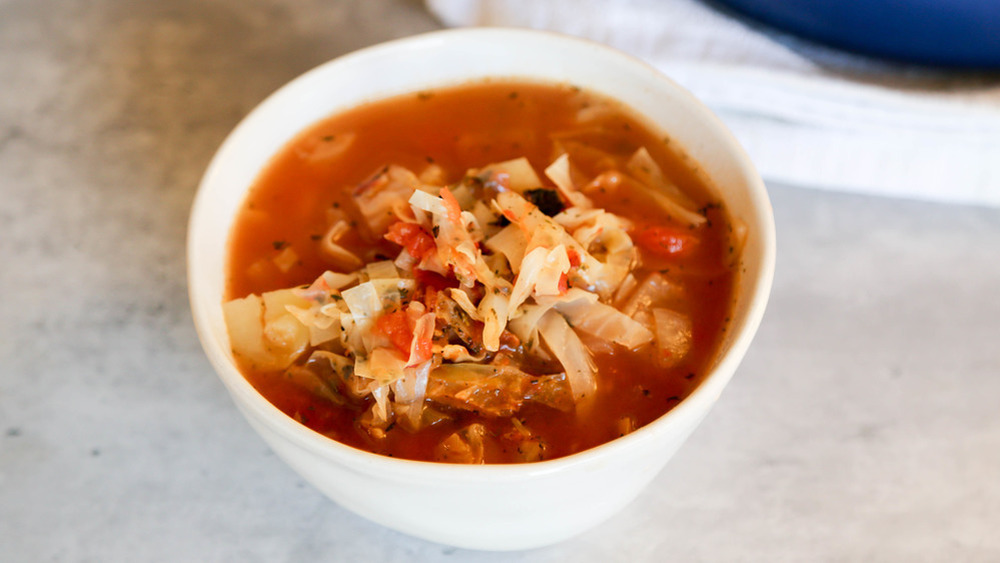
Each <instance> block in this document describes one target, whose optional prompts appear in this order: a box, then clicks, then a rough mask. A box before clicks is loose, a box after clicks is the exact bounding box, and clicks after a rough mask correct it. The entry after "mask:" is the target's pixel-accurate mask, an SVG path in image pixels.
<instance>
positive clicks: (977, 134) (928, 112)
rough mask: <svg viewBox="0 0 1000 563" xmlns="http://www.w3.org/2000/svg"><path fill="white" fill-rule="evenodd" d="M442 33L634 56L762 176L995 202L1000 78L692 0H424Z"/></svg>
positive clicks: (999, 193) (998, 193)
mask: <svg viewBox="0 0 1000 563" xmlns="http://www.w3.org/2000/svg"><path fill="white" fill-rule="evenodd" d="M426 2H427V5H428V7H429V8H430V10H431V11H432V12H433V13H434V14H435V15H436V16H437V17H438V18H439V19H440V20H441V21H442V22H443V23H445V24H446V25H450V26H469V25H494V26H513V27H531V28H537V29H548V30H552V31H558V32H562V33H567V34H571V35H577V36H581V37H586V38H590V39H594V40H597V41H601V42H603V43H606V44H608V45H611V46H612V47H615V48H618V49H620V50H622V51H625V52H627V53H631V54H633V55H635V56H638V57H640V58H642V59H644V60H646V61H648V62H649V63H651V64H653V65H654V66H656V67H657V68H659V69H661V70H662V71H663V72H664V73H666V74H667V75H668V76H670V77H671V78H673V79H674V80H676V81H677V82H679V83H681V84H682V85H684V86H685V87H686V88H688V89H689V90H691V91H692V92H693V93H694V94H695V95H696V96H698V97H699V98H700V99H701V100H702V101H704V102H705V103H706V104H707V105H708V106H709V107H711V108H712V109H713V110H714V111H715V112H716V113H717V114H718V115H719V116H720V117H721V118H722V119H723V121H725V122H726V124H727V125H728V126H729V127H730V128H731V129H732V130H733V132H734V134H735V135H736V137H737V138H738V139H739V140H740V141H741V142H742V144H743V145H744V147H746V149H747V151H748V152H749V153H750V156H751V158H752V159H753V160H754V162H755V163H756V164H757V166H758V168H759V169H760V171H761V174H762V175H763V176H764V178H765V180H768V181H778V182H781V183H786V184H791V185H800V186H808V187H817V188H826V189H836V190H847V191H855V192H863V193H872V194H881V195H892V196H900V197H913V198H921V199H931V200H938V201H949V202H965V203H975V204H986V205H994V206H1000V75H997V74H990V73H970V72H963V73H953V72H946V71H936V70H929V69H921V68H917V67H912V66H905V65H897V64H891V63H885V62H880V61H875V60H872V59H868V58H866V57H862V56H858V55H852V54H846V53H841V52H838V51H835V50H833V49H829V48H825V47H821V46H818V45H815V44H812V43H810V42H808V41H802V40H798V39H796V38H794V37H792V36H790V35H787V34H783V33H780V32H775V31H770V30H765V29H763V28H762V27H761V26H758V25H755V24H749V23H746V22H745V21H743V20H741V19H738V18H734V17H732V16H731V15H729V14H727V13H724V12H722V11H719V10H717V9H715V8H712V7H710V6H707V5H705V4H702V3H700V2H698V1H696V0H426Z"/></svg>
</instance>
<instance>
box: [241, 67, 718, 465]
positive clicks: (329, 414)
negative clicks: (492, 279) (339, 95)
mask: <svg viewBox="0 0 1000 563" xmlns="http://www.w3.org/2000/svg"><path fill="white" fill-rule="evenodd" d="M592 108H597V109H598V110H601V108H604V109H605V110H607V113H608V115H607V116H605V117H602V118H601V119H600V120H599V121H598V123H599V125H600V127H601V129H602V130H601V131H600V132H597V131H595V132H594V133H592V134H591V133H587V134H585V135H583V136H584V137H587V138H586V141H587V144H588V145H589V146H594V147H597V148H599V149H601V150H604V151H608V152H610V153H612V154H613V155H616V156H620V157H621V158H620V162H617V163H615V164H616V166H617V167H618V168H619V169H620V166H621V161H624V160H625V159H627V158H628V156H629V155H630V154H632V153H633V152H634V151H635V150H636V149H638V148H640V147H645V148H646V149H647V150H648V151H649V152H650V154H651V155H652V156H653V158H654V160H655V161H656V162H657V164H658V165H659V166H660V167H661V168H662V169H663V172H664V175H665V176H666V177H667V178H669V179H670V181H671V182H672V183H674V184H675V185H677V186H678V187H679V188H680V189H681V190H682V191H683V192H684V193H685V194H686V195H687V196H688V197H690V198H692V199H693V200H694V201H696V202H697V204H698V205H699V206H700V207H702V210H703V212H704V215H705V216H706V217H707V218H708V219H709V221H708V223H707V225H706V226H702V227H699V228H697V229H696V230H694V229H692V233H694V234H695V235H696V236H697V238H698V241H697V244H695V245H692V246H691V247H690V248H688V249H686V250H685V252H684V256H683V258H682V259H674V258H671V257H669V256H664V255H661V254H658V253H653V252H646V251H643V250H641V245H637V246H639V247H640V256H641V262H642V266H641V268H640V269H638V270H636V273H637V274H638V273H640V272H653V271H663V272H666V274H665V275H667V276H669V277H671V279H677V280H680V281H681V282H682V284H683V286H684V289H685V292H686V295H687V300H686V301H685V302H684V303H683V305H682V307H683V310H682V311H681V312H683V313H685V314H688V315H690V317H691V319H692V323H693V327H692V335H693V341H694V345H693V347H692V349H691V351H690V352H689V353H688V355H687V356H686V357H685V358H684V359H683V361H681V362H680V363H679V364H678V365H676V366H674V367H672V368H669V369H663V368H661V367H659V366H658V365H657V362H656V358H655V357H653V356H652V353H653V352H654V351H655V349H650V348H647V349H646V352H644V353H634V352H631V351H628V350H625V349H624V348H623V347H620V346H617V345H614V346H611V351H610V353H598V354H595V355H594V360H595V362H596V364H597V366H598V374H599V376H598V390H597V394H596V396H595V397H593V398H592V399H590V400H587V401H585V403H583V404H581V405H578V408H577V411H576V412H573V411H571V412H568V413H564V412H561V411H558V410H556V409H553V408H550V407H547V406H543V405H537V404H533V403H530V402H526V403H525V404H524V406H523V407H522V408H521V409H520V411H519V412H517V413H516V415H515V417H516V418H517V419H518V420H519V421H521V422H522V423H523V424H524V425H525V426H527V427H528V428H530V429H531V430H532V432H534V433H535V434H537V435H539V436H540V437H541V439H542V440H543V441H544V443H545V445H546V449H545V459H551V458H555V457H560V456H565V455H569V454H572V453H576V452H578V451H581V450H585V449H588V448H591V447H594V446H597V445H599V444H602V443H604V442H607V441H609V440H611V439H614V438H616V437H618V436H620V435H621V434H623V433H624V432H623V428H622V424H621V422H620V421H621V419H622V417H630V418H631V421H632V423H631V427H630V428H629V429H633V428H639V427H641V426H644V425H645V424H648V423H649V422H651V421H653V420H655V419H656V418H659V417H660V416H662V415H663V414H664V413H665V412H667V411H668V410H669V409H670V408H672V407H673V406H675V405H676V404H677V403H678V402H679V401H680V400H682V399H683V398H684V397H685V396H687V395H688V394H689V393H690V392H691V391H692V390H693V389H694V388H695V387H696V386H697V385H698V383H699V382H700V380H701V379H702V377H703V375H704V374H705V371H706V370H707V369H708V367H709V365H710V363H711V361H712V359H713V358H714V356H715V354H716V353H717V350H718V347H719V344H720V342H721V340H722V336H723V334H724V332H725V330H726V326H727V323H728V320H729V315H730V312H731V305H732V301H733V281H734V268H735V262H736V258H737V256H736V254H735V253H734V250H733V247H732V243H731V230H732V229H731V227H730V223H729V221H728V218H727V215H726V213H725V210H724V209H723V208H721V207H720V202H719V201H718V200H717V199H715V197H714V196H713V194H712V192H711V189H710V187H709V186H708V185H707V181H706V176H705V175H704V174H703V173H702V172H701V171H700V170H699V169H698V168H697V167H696V166H694V165H693V163H692V162H690V161H689V160H688V159H687V158H686V157H685V156H684V155H683V154H682V153H681V152H680V151H679V149H678V148H677V147H675V146H674V143H673V142H672V141H671V139H670V138H665V137H663V136H662V135H661V134H659V133H657V132H654V131H652V130H650V129H648V128H647V127H646V126H645V125H643V123H642V121H641V120H640V119H637V118H635V117H634V116H633V115H631V114H630V113H629V112H628V110H627V109H625V108H621V107H620V106H618V105H617V104H616V103H615V102H611V101H608V100H606V99H604V98H601V97H599V96H595V95H592V94H587V93H584V92H581V91H579V90H578V89H576V88H574V87H572V86H567V85H557V86H553V85H543V84H533V83H532V84H528V83H514V82H505V81H487V82H484V83H476V84H470V85H465V86H461V87H456V88H447V89H440V90H434V91H428V92H421V93H417V94H409V95H404V96H400V97H397V98H393V99H389V100H384V101H379V102H374V103H371V104H368V105H365V106H362V107H359V108H356V109H353V110H350V111H346V112H343V113H340V114H337V115H335V116H332V117H330V118H328V119H326V120H323V121H321V122H319V123H316V124H314V125H313V126H311V127H309V128H308V129H306V130H305V131H303V132H302V133H301V134H299V135H298V136H297V137H296V138H295V139H294V140H292V141H291V142H290V143H289V144H288V145H287V146H286V147H284V148H283V149H282V150H281V151H280V152H279V153H278V154H277V155H275V156H274V157H273V159H272V160H271V162H269V163H268V165H267V166H266V167H265V168H264V170H263V171H262V173H261V174H260V176H259V178H258V180H257V182H256V183H255V185H254V186H253V187H252V189H251V190H250V192H249V194H248V197H247V199H246V201H245V202H244V204H243V208H242V209H241V211H240V213H239V215H238V217H237V219H236V222H235V224H234V227H233V230H232V233H231V239H230V247H229V261H228V263H227V265H226V268H227V284H228V285H227V292H226V299H227V300H228V299H234V298H239V297H243V296H245V295H248V294H251V293H261V292H265V291H270V290H274V289H280V288H286V287H292V286H298V285H304V284H309V283H311V282H312V281H313V280H314V279H315V278H316V277H317V276H318V275H319V274H321V273H322V272H323V271H324V270H327V269H331V268H330V265H329V263H328V262H327V261H326V260H325V259H324V258H323V256H322V255H321V253H320V252H319V248H318V247H319V244H318V240H317V239H318V238H319V237H320V236H322V234H323V233H324V232H325V231H326V229H327V228H328V217H327V212H328V210H329V209H338V210H341V211H345V212H347V213H348V214H349V215H350V216H351V217H352V219H353V220H354V221H357V222H359V223H361V222H362V218H361V217H360V215H359V214H358V213H357V212H356V211H353V210H352V204H351V201H350V199H351V193H352V191H353V189H354V188H355V186H357V185H358V184H359V183H361V182H363V181H365V180H366V179H367V178H369V177H370V176H371V175H372V173H373V172H374V171H376V170H378V169H380V168H382V167H384V166H385V165H387V164H390V163H392V164H398V165H401V166H404V167H406V168H409V169H411V170H413V171H414V172H416V173H418V174H419V172H420V171H421V170H422V169H423V168H424V167H425V166H427V165H428V163H431V162H433V163H435V164H437V165H439V166H441V167H442V168H443V169H444V171H445V173H446V176H447V178H446V179H447V181H448V182H449V183H451V182H455V181H458V180H460V179H461V178H462V177H463V176H464V175H465V173H466V170H468V169H470V168H478V167H481V166H484V165H486V164H489V163H491V162H499V161H503V160H508V159H512V158H517V157H522V156H524V157H527V158H528V160H529V161H530V162H531V164H532V165H533V167H534V168H535V169H536V171H538V172H539V176H540V177H541V178H542V179H543V182H545V183H547V180H546V179H545V178H544V176H542V174H541V171H542V170H543V169H544V168H545V167H546V166H548V164H549V163H551V162H552V160H553V159H554V158H555V157H556V156H558V154H559V152H560V151H559V150H558V147H556V144H555V143H554V142H553V140H552V139H551V138H550V135H551V134H552V133H553V132H561V131H570V130H573V129H579V128H580V125H578V124H577V123H576V117H577V114H578V112H580V111H581V110H582V111H588V110H590V109H592ZM608 108H610V109H608ZM343 135H354V139H353V143H351V144H350V146H349V148H347V149H346V150H344V151H343V152H342V153H341V154H339V155H338V156H337V157H336V158H333V159H329V160H324V159H312V160H311V159H310V155H311V154H315V153H316V151H317V150H321V147H323V146H324V143H332V142H336V141H337V139H338V138H342V136H343ZM587 157H588V154H587V153H586V151H582V152H580V153H579V154H577V158H574V155H573V153H572V152H571V159H573V164H574V166H575V167H576V168H577V169H578V170H579V171H580V172H581V173H583V174H584V175H587V176H591V177H592V176H594V175H596V174H597V173H599V172H601V171H603V170H604V169H606V168H607V166H608V163H607V162H603V161H602V160H601V158H599V157H595V158H593V159H588V158H587ZM590 195H591V197H592V199H593V201H594V204H595V206H596V207H603V208H605V209H607V210H608V211H611V212H613V213H616V214H619V215H622V216H624V217H627V218H629V219H630V220H632V221H633V222H634V224H635V226H636V228H635V230H634V231H633V232H632V233H631V234H632V236H633V239H635V236H636V233H638V232H639V231H642V230H643V229H646V228H649V227H655V226H658V225H673V226H674V228H679V229H686V228H688V227H686V226H677V223H676V222H675V221H673V220H672V218H671V217H669V216H668V215H667V214H666V212H664V211H663V210H661V209H659V208H657V207H656V206H653V205H648V204H647V203H646V202H644V201H642V200H641V198H637V197H634V196H633V195H629V194H625V195H624V196H621V195H620V194H614V193H598V192H594V193H593V194H590ZM360 242H361V241H360V239H359V241H358V243H359V244H360ZM367 242H368V245H369V247H370V249H369V252H368V256H366V257H365V259H366V261H367V260H374V259H376V257H377V256H379V255H382V256H395V254H396V253H397V252H398V250H399V246H398V245H396V244H393V243H391V242H388V241H386V240H381V239H380V240H378V241H374V242H373V241H367ZM287 247H291V248H293V249H294V250H295V251H296V254H297V256H298V261H297V262H296V263H295V264H294V265H293V266H292V267H291V268H290V269H289V270H288V271H287V272H282V271H280V270H279V268H278V267H277V266H275V265H274V264H273V262H272V258H273V257H275V256H276V255H277V254H278V253H279V252H280V251H281V250H283V249H284V248H287ZM433 275H436V274H433ZM637 277H639V276H637ZM640 279H641V277H640ZM241 370H242V372H243V373H244V375H245V376H246V378H247V380H248V381H249V382H250V383H251V384H252V385H253V386H254V387H255V388H256V389H257V390H258V391H259V392H260V393H261V394H262V395H264V396H265V397H266V398H267V399H268V400H269V401H271V402H272V403H273V404H274V405H275V406H277V407H278V408H279V409H281V410H282V411H283V412H285V413H286V414H288V415H289V416H292V417H293V418H296V419H297V420H299V421H300V422H302V423H303V424H304V425H306V426H308V427H310V428H312V429H313V430H315V431H317V432H320V433H322V434H325V435H327V436H329V437H331V438H333V439H336V440H338V441H340V442H342V443H345V444H347V445H350V446H353V447H357V448H360V449H364V450H369V451H374V452H377V453H382V454H385V455H390V456H394V457H401V458H407V459H417V460H434V448H435V446H436V445H437V444H438V443H439V442H440V441H441V440H442V439H444V438H445V437H446V436H448V435H449V434H451V433H453V432H455V431H456V430H457V429H460V428H462V427H464V426H465V425H467V424H469V423H471V422H473V421H475V422H479V423H482V424H484V425H485V426H486V428H487V429H488V432H489V435H490V436H492V437H493V438H494V439H493V440H491V441H489V442H488V446H487V455H486V460H487V462H491V463H505V462H516V461H519V458H518V457H517V453H516V452H514V451H512V448H513V447H514V446H513V445H510V444H506V443H505V441H504V439H503V436H504V435H505V433H508V432H510V431H511V430H512V428H513V427H512V423H511V422H510V420H509V419H506V418H497V419H490V418H486V417H481V416H477V415H476V414H473V413H470V412H464V411H455V412H452V411H448V413H449V414H450V415H452V416H453V417H454V419H453V420H452V421H446V422H442V423H439V424H436V425H434V426H430V427H427V428H423V429H421V430H420V431H418V432H416V433H411V432H409V431H407V430H405V429H403V428H400V427H394V426H390V428H389V429H388V431H387V432H386V435H385V438H384V439H382V440H380V441H376V440H373V439H372V438H371V437H370V436H369V435H368V434H366V433H365V432H364V431H363V430H361V429H360V428H359V426H358V419H359V417H360V416H361V414H362V413H363V412H364V410H365V409H366V408H367V407H368V404H369V402H370V400H369V401H365V403H364V404H362V405H356V406H338V405H334V404H333V403H332V402H330V401H329V400H328V399H326V398H324V397H321V396H319V395H316V394H313V393H311V392H309V391H308V390H303V388H302V387H301V386H299V385H296V384H294V383H293V382H291V381H289V380H288V378H286V377H282V373H281V372H274V371H261V370H255V369H253V368H252V367H251V366H249V365H245V363H244V364H242V365H241ZM627 430H628V429H626V431H627Z"/></svg>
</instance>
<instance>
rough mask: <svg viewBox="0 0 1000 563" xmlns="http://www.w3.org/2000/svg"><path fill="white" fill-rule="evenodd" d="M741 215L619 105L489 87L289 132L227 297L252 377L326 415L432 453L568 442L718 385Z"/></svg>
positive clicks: (531, 453)
mask: <svg viewBox="0 0 1000 563" xmlns="http://www.w3.org/2000/svg"><path fill="white" fill-rule="evenodd" d="M738 231H739V229H737V232H736V233H734V230H733V227H732V225H731V224H730V222H729V219H728V216H727V214H726V212H725V210H724V209H723V208H722V207H721V205H720V202H719V201H717V200H716V199H715V198H714V197H713V195H712V192H711V190H710V187H709V186H707V185H706V183H705V180H704V175H703V174H702V173H701V172H700V171H698V170H697V168H696V167H694V166H693V165H692V164H691V163H690V162H689V161H688V160H687V159H686V158H685V157H684V156H683V154H681V152H680V151H679V149H678V148H677V147H674V146H673V145H672V143H671V140H670V138H669V137H664V136H663V135H662V134H659V133H657V132H655V131H651V130H650V129H648V128H647V127H645V126H644V124H643V123H642V122H641V120H638V119H636V118H635V117H634V116H633V115H632V114H631V113H630V112H629V111H627V109H625V108H622V107H620V106H619V105H618V104H617V103H616V102H613V101H610V100H607V99H605V98H602V97H600V96H596V95H593V94H589V93H587V92H584V91H580V90H579V89H578V88H575V87H572V86H568V85H543V84H528V83H514V82H504V81H492V82H483V83H475V84H469V85H465V86H462V87H455V88H447V89H440V90H433V91H426V92H420V93H415V94H410V95H404V96H401V97H397V98H393V99H389V100H385V101H379V102H375V103H372V104H369V105H365V106H362V107H359V108H356V109H351V110H349V111H346V112H344V113H340V114H337V115H335V116H333V117H330V118H328V119H326V120H324V121H322V122H319V123H316V124H315V125H313V126H311V127H309V128H308V129H307V130H305V131H304V132H302V133H301V134H300V135H298V137H296V138H295V139H294V140H293V141H292V142H291V143H289V144H288V145H287V146H286V147H284V148H283V149H282V150H281V151H280V152H279V153H278V154H277V155H276V156H275V157H274V158H273V160H272V161H271V162H270V163H269V164H268V165H267V166H266V167H265V169H264V171H263V173H262V174H261V175H260V177H259V178H258V180H257V182H256V184H255V185H254V186H253V188H252V189H251V191H250V193H249V195H248V197H247V199H246V201H245V202H244V204H243V207H242V209H241V211H240V212H239V215H238V217H237V220H236V223H235V226H234V228H233V231H232V233H231V240H230V250H229V252H230V254H229V261H228V264H227V274H228V278H227V279H228V287H227V299H228V301H227V302H226V303H225V304H224V311H225V315H226V320H227V325H228V328H229V332H230V340H231V343H232V346H233V350H234V354H235V356H236V358H237V361H238V363H239V365H240V367H241V370H242V371H243V373H244V375H245V376H246V378H247V379H248V380H249V381H250V383H251V384H252V385H253V386H254V387H255V388H256V389H258V390H259V391H260V392H261V393H262V394H263V395H264V396H265V397H266V398H267V399H268V400H270V401H271V402H272V403H273V404H274V405H275V406H277V407H278V408H279V409H281V410H282V411H283V412H285V413H287V414H288V415H289V416H291V417H293V418H295V419H296V420H298V421H300V422H301V423H302V424H304V425H306V426H308V427H309V428H311V429H313V430H315V431H316V432H319V433H322V434H324V435H326V436H329V437H330V438H332V439H335V440H338V441H340V442H343V443H345V444H348V445H350V446H354V447H357V448H360V449H364V450H368V451H372V452H377V453H381V454H385V455H389V456H396V457H402V458H408V459H417V460H431V461H446V462H459V463H510V462H526V461H538V460H544V459H551V458H555V457H560V456H565V455H569V454H572V453H575V452H578V451H581V450H584V449H587V448H590V447H593V446H596V445H599V444H601V443H604V442H607V441H609V440H612V439H614V438H616V437H619V436H621V435H624V434H627V433H629V432H632V431H633V430H635V429H637V428H639V427H641V426H643V425H645V424H647V423H649V422H650V421H652V420H654V419H656V418H658V417H659V416H661V415H662V414H663V413H665V412H666V411H668V410H670V409H671V408H672V407H673V406H675V405H676V404H677V403H678V402H679V401H680V400H681V399H682V398H684V397H685V396H686V395H687V394H688V393H689V392H690V391H691V390H692V389H693V388H694V387H695V386H696V385H697V384H698V382H699V380H700V378H701V376H702V374H703V373H704V371H705V370H706V369H707V366H708V365H709V364H710V362H711V360H712V359H713V356H714V354H715V353H716V351H717V348H718V346H719V343H720V341H721V339H722V336H723V334H724V332H725V330H726V325H727V322H728V320H729V319H728V315H729V312H730V307H731V303H732V301H733V295H732V293H733V279H734V271H735V264H736V263H737V261H738V253H739V246H740V238H741V237H740V236H739V234H738Z"/></svg>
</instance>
